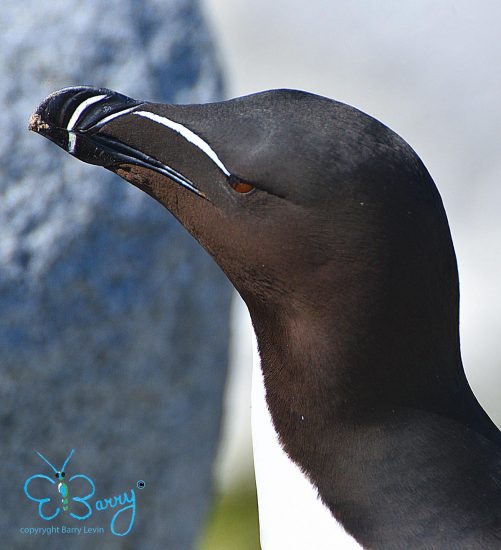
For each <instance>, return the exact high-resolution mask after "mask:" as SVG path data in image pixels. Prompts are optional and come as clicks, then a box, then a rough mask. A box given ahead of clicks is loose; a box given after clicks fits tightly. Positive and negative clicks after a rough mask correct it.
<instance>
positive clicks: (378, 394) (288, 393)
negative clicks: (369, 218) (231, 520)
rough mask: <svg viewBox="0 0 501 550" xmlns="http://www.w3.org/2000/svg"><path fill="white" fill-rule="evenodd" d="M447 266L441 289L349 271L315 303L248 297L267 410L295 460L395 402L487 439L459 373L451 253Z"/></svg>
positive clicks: (486, 424) (481, 415)
mask: <svg viewBox="0 0 501 550" xmlns="http://www.w3.org/2000/svg"><path fill="white" fill-rule="evenodd" d="M453 259H454V258H453ZM453 268H454V269H452V270H449V273H450V274H451V275H450V277H451V278H450V280H449V281H448V285H445V286H444V285H443V284H439V283H437V284H435V283H434V281H433V277H431V276H430V277H429V280H424V281H423V280H421V281H418V282H416V284H414V286H412V285H411V284H410V280H409V279H407V280H406V273H404V272H401V273H399V277H398V278H393V279H391V281H392V282H391V284H389V283H388V279H387V278H386V277H372V278H371V276H369V274H367V273H364V274H360V273H358V274H355V273H351V274H350V276H345V277H343V280H339V279H338V280H336V278H335V277H333V278H332V291H331V292H329V293H327V292H326V293H324V295H323V299H322V300H321V301H320V302H319V301H318V300H317V301H316V303H315V304H314V306H313V305H311V306H309V305H308V304H306V303H305V302H304V301H301V300H295V299H294V297H289V299H288V301H287V304H285V303H284V304H283V305H281V304H276V303H273V304H263V303H248V306H249V311H250V314H251V318H252V321H253V325H254V329H255V333H256V337H257V341H258V347H259V353H260V357H261V368H262V372H263V377H264V384H265V388H266V399H267V403H268V407H269V410H270V413H271V416H272V419H273V422H274V425H275V428H276V430H277V432H278V435H279V437H280V440H281V442H282V444H283V445H284V447H285V449H286V451H287V452H288V453H289V454H290V455H291V457H292V458H293V459H296V458H297V461H298V463H299V461H300V459H301V458H300V457H304V456H305V449H308V448H309V449H315V448H318V445H319V442H320V441H321V440H322V438H325V437H330V438H331V439H332V437H334V434H335V433H337V434H338V435H339V434H340V433H341V432H342V431H343V430H344V429H345V428H346V427H347V426H350V425H352V424H354V423H355V424H356V423H360V422H363V421H364V419H367V418H369V419H370V418H371V417H373V416H374V415H375V414H385V413H387V412H391V411H393V410H398V409H402V408H405V409H409V408H411V409H420V410H426V411H428V412H431V413H436V414H441V415H443V416H448V417H449V418H452V419H454V420H456V421H459V422H462V423H464V424H466V425H469V426H470V427H473V428H474V429H476V430H477V431H478V432H480V433H483V434H484V435H487V436H488V437H489V436H491V435H492V434H493V433H495V432H497V430H495V427H494V426H493V424H492V422H490V420H489V419H488V417H487V415H486V414H485V412H484V411H483V410H482V409H481V407H480V406H479V405H478V402H477V401H476V399H475V397H474V395H473V393H472V392H471V390H470V388H469V385H468V383H467V381H466V378H465V375H464V371H463V367H462V363H461V356H460V350H459V328H458V325H459V323H458V288H457V272H456V271H455V259H454V265H453ZM357 281H358V282H357ZM414 281H416V279H414ZM442 283H443V281H442ZM306 427H307V429H306ZM303 465H304V464H303Z"/></svg>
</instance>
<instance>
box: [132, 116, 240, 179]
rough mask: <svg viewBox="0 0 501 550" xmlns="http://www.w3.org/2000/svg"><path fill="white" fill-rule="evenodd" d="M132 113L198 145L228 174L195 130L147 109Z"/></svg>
mask: <svg viewBox="0 0 501 550" xmlns="http://www.w3.org/2000/svg"><path fill="white" fill-rule="evenodd" d="M134 114H135V115H139V116H142V117H144V118H148V119H150V120H152V121H153V122H157V123H158V124H162V126H166V127H167V128H170V129H171V130H174V132H176V133H178V134H179V135H181V136H182V137H184V139H186V140H187V141H189V142H190V143H192V144H193V145H195V147H198V148H199V149H200V150H201V151H202V152H203V153H204V154H206V155H207V156H208V157H209V158H210V159H211V160H212V162H214V163H215V164H216V165H217V166H218V168H219V169H220V170H221V171H222V172H223V173H224V174H226V175H227V176H229V175H230V172H229V171H228V169H227V168H226V166H225V165H224V164H223V163H222V162H221V159H220V158H219V157H218V156H217V154H216V152H215V151H214V149H212V147H211V146H210V145H209V144H208V143H207V142H206V141H204V140H203V139H202V138H201V137H200V136H198V135H197V134H195V132H192V131H191V130H190V129H189V128H186V126H183V125H182V124H179V122H174V121H173V120H170V119H168V118H165V117H163V116H160V115H156V114H155V113H150V112H149V111H135V112H134Z"/></svg>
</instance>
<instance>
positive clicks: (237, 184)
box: [230, 178, 254, 194]
mask: <svg viewBox="0 0 501 550" xmlns="http://www.w3.org/2000/svg"><path fill="white" fill-rule="evenodd" d="M230 186H231V188H232V189H234V190H235V191H236V192H237V193H243V194H245V193H250V192H251V191H252V190H253V189H254V186H253V185H251V184H250V183H247V182H245V181H242V180H238V179H234V178H230Z"/></svg>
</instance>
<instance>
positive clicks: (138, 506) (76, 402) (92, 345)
mask: <svg viewBox="0 0 501 550" xmlns="http://www.w3.org/2000/svg"><path fill="white" fill-rule="evenodd" d="M0 28H1V29H2V33H1V34H0V106H1V107H0V194H1V199H0V229H1V237H0V312H1V315H0V474H1V475H0V498H1V513H0V546H1V547H2V548H9V549H12V548H23V549H24V548H51V549H52V548H56V549H57V548H64V549H67V548H84V547H89V546H90V547H92V548H94V547H99V548H105V547H106V548H146V549H149V548H154V549H155V548H172V549H176V550H179V549H185V548H190V547H192V546H193V544H194V540H195V538H196V536H197V534H198V532H199V529H200V526H201V525H202V523H203V520H204V515H205V513H206V511H207V507H208V503H209V498H210V489H211V465H212V462H213V459H214V454H215V450H216V444H217V440H218V430H219V419H220V413H221V394H222V391H223V385H224V378H225V369H226V355H227V349H226V348H227V346H226V338H227V332H228V307H229V300H230V287H229V285H228V283H226V281H225V279H224V277H223V275H222V274H221V273H220V272H219V270H218V268H217V267H216V266H215V264H214V263H213V262H212V261H211V260H210V258H208V256H207V255H205V253H204V252H203V251H202V250H201V248H200V247H199V246H198V245H197V244H196V243H195V242H194V241H193V240H192V239H191V237H189V235H188V234H187V233H186V232H185V230H184V229H182V228H181V226H180V225H178V223H177V222H176V221H175V220H174V219H173V218H172V217H171V216H170V214H168V213H167V211H165V210H163V209H162V208H161V207H160V206H159V205H158V204H157V203H155V202H154V201H153V200H152V199H150V198H149V197H147V196H146V195H144V194H142V193H141V192H139V191H138V190H136V189H134V188H132V187H131V186H129V185H128V184H126V183H125V182H123V181H122V180H120V179H119V178H118V177H116V176H114V175H113V174H110V173H107V172H106V171H105V170H102V169H100V168H96V167H91V166H85V165H83V164H82V163H80V162H78V161H77V160H74V159H71V158H69V157H68V156H67V155H66V154H64V152H63V151H61V150H59V149H58V148H56V147H54V146H53V145H51V144H49V143H48V142H46V140H43V139H40V137H39V136H37V135H35V134H33V133H28V131H27V121H28V118H29V116H30V113H31V112H32V111H33V110H34V109H35V107H36V106H37V104H38V103H39V102H40V101H41V100H42V99H43V98H44V97H45V96H47V95H48V94H49V93H50V92H52V91H54V90H57V89H59V88H61V87H64V86H68V85H78V84H91V85H94V86H104V87H110V88H112V89H116V90H119V91H121V92H123V93H125V94H127V95H129V96H132V97H138V98H142V99H149V100H153V101H155V100H159V101H164V102H165V101H171V102H192V101H196V102H203V101H207V100H213V99H219V98H220V97H221V95H222V84H221V76H220V72H219V69H218V66H217V63H216V62H215V58H214V53H213V49H212V45H211V41H210V36H209V34H208V31H207V29H206V27H205V25H204V21H203V19H202V17H201V14H200V9H199V5H198V3H197V2H196V1H194V0H142V1H139V0H137V1H135V0H87V1H86V2H67V1H65V0H51V2H48V3H47V2H39V1H37V0H24V1H22V2H20V1H19V0H3V1H2V7H1V10H0ZM71 449H75V453H74V454H73V456H72V457H71V459H70V461H69V462H68V464H67V466H66V477H65V480H66V485H67V487H68V490H69V495H68V501H69V510H68V511H65V510H64V509H63V503H62V498H63V496H64V495H63V494H60V493H58V488H57V485H56V484H55V483H53V482H52V481H54V482H56V481H57V480H56V479H55V477H54V474H55V472H54V471H52V469H51V466H50V465H49V464H48V463H47V462H46V461H44V460H43V458H42V457H41V456H39V455H38V454H36V453H35V450H36V451H39V452H40V453H41V454H42V455H43V456H44V457H45V458H46V459H47V461H48V462H50V463H51V464H52V465H53V466H54V468H55V469H56V470H57V469H59V468H61V466H62V465H63V462H64V461H65V459H66V457H67V456H68V454H69V452H70V451H71ZM35 474H42V475H45V476H47V477H46V478H41V477H38V478H33V479H32V480H31V481H30V480H29V478H30V476H32V475H35ZM75 474H82V475H85V476H87V477H88V478H89V479H90V480H92V482H91V481H89V480H88V479H85V478H82V477H78V478H74V479H72V476H74V475H75ZM27 480H28V482H27ZM139 480H143V481H144V483H145V485H144V488H138V486H137V482H138V481H139ZM91 483H94V486H95V494H94V495H92V497H90V498H89V500H88V501H83V502H79V501H76V500H74V497H78V498H83V497H85V496H86V495H87V494H88V493H89V492H91V491H90V489H91V487H92V485H91ZM63 489H64V487H61V490H63ZM131 489H134V496H135V518H134V523H133V527H132V529H131V531H130V533H129V534H127V535H126V536H123V537H121V536H116V535H113V534H112V533H110V528H111V527H114V530H115V531H116V532H117V533H118V534H121V533H123V532H124V531H125V530H126V528H127V526H128V524H129V523H130V520H131V519H132V511H133V508H132V504H131V503H130V502H127V501H126V500H125V499H124V497H123V494H124V493H125V494H126V496H128V498H129V500H132V492H131ZM28 495H31V496H32V497H33V498H38V499H44V498H49V497H50V498H51V501H50V502H48V503H45V504H44V503H43V501H42V502H40V501H36V500H30V499H29V498H28ZM115 495H122V501H121V502H119V501H118V500H115V499H112V500H109V501H105V500H103V499H105V498H110V497H112V496H115ZM98 500H101V501H102V502H101V504H100V505H99V504H98V502H97V501H98ZM58 503H59V508H60V512H59V514H58V515H57V516H56V517H55V518H54V519H51V520H47V519H43V518H42V517H41V515H43V516H45V517H48V516H50V515H52V513H54V512H55V511H56V510H57V508H56V505H57V504H58ZM86 503H87V504H90V510H91V511H92V514H91V515H90V517H88V518H87V519H78V518H75V517H72V516H71V513H73V514H74V515H77V516H79V517H82V516H84V515H86V512H88V511H89V508H88V507H87V506H86ZM113 504H117V506H116V507H115V508H113V509H110V506H111V505H113ZM105 505H107V506H108V509H107V510H99V509H97V508H99V507H101V508H103V507H105ZM96 506H97V508H96ZM127 506H129V508H126V507H127ZM122 508H125V511H124V512H123V513H121V514H120V515H119V516H117V520H116V523H114V524H113V525H110V524H111V522H112V519H113V517H114V515H115V514H116V513H117V512H118V511H119V510H121V509H122ZM63 527H67V528H69V529H72V530H73V532H72V533H63ZM49 528H52V530H51V531H50V532H51V533H52V534H50V535H49V534H48V533H49V531H48V530H47V529H49ZM58 528H59V532H58ZM78 528H80V529H81V531H80V534H77V533H78V531H77V529H78ZM84 528H86V529H87V530H89V529H90V528H95V529H97V532H95V533H89V532H88V531H87V533H84V531H83V530H84ZM101 528H102V530H103V532H101ZM30 529H31V530H34V529H45V531H39V532H38V534H33V531H30Z"/></svg>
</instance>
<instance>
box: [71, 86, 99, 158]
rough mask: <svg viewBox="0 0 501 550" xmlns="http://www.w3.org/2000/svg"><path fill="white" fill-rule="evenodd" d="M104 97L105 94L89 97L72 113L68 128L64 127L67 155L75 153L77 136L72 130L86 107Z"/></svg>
mask: <svg viewBox="0 0 501 550" xmlns="http://www.w3.org/2000/svg"><path fill="white" fill-rule="evenodd" d="M105 97H106V95H105V94H103V95H95V96H93V97H89V99H86V100H85V101H82V103H80V105H79V106H78V107H77V108H76V109H75V110H74V111H73V114H72V115H71V118H70V120H69V121H68V126H66V129H67V130H68V153H74V152H75V147H76V144H77V136H76V135H75V134H74V133H73V132H72V130H73V128H74V127H75V126H76V124H77V122H78V120H79V119H80V117H81V116H82V114H83V112H84V111H85V109H87V107H89V105H92V104H93V103H97V102H98V101H101V99H104V98H105Z"/></svg>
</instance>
